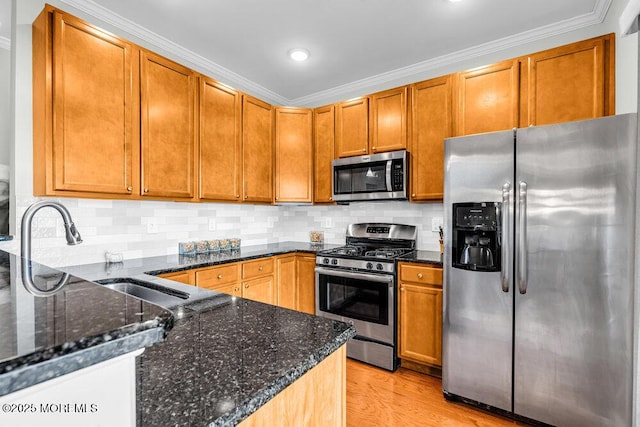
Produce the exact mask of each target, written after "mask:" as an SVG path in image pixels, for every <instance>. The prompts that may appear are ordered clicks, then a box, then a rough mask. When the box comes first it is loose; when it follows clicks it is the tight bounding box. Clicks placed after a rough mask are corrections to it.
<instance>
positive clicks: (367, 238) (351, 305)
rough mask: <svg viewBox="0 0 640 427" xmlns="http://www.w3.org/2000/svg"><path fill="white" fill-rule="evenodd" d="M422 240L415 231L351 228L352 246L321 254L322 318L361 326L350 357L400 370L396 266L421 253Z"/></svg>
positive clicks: (408, 227)
mask: <svg viewBox="0 0 640 427" xmlns="http://www.w3.org/2000/svg"><path fill="white" fill-rule="evenodd" d="M416 236H417V231H416V227H415V226H413V225H401V224H386V223H364V224H351V225H350V226H349V227H348V228H347V235H346V246H342V247H339V248H335V249H330V250H327V251H321V252H319V253H318V255H317V257H316V269H315V271H316V314H317V315H318V316H323V317H328V318H331V319H337V320H342V321H344V322H349V323H351V324H353V325H354V326H355V328H356V336H355V337H354V338H352V339H351V340H350V341H349V342H348V343H347V356H348V357H350V358H352V359H357V360H361V361H363V362H366V363H370V364H372V365H375V366H379V367H381V368H384V369H388V370H390V371H394V370H395V369H396V368H397V357H396V341H397V331H396V317H397V315H396V305H397V304H396V298H397V296H396V291H397V284H396V263H395V260H396V258H397V257H399V256H401V255H404V254H406V253H408V252H411V251H413V250H415V247H416Z"/></svg>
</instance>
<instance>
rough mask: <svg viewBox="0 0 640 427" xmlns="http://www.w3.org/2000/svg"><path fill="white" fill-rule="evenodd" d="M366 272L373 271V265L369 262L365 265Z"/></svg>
mask: <svg viewBox="0 0 640 427" xmlns="http://www.w3.org/2000/svg"><path fill="white" fill-rule="evenodd" d="M367 270H373V264H371V263H370V262H368V263H367Z"/></svg>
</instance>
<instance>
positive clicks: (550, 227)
mask: <svg viewBox="0 0 640 427" xmlns="http://www.w3.org/2000/svg"><path fill="white" fill-rule="evenodd" d="M636 132H637V126H636V118H635V115H622V116H614V117H609V118H603V119H595V120H588V121H582V122H572V123H566V124H562V125H552V126H541V127H533V128H528V129H522V130H520V129H518V131H517V142H516V153H517V160H516V181H517V182H516V185H517V188H518V197H519V199H518V201H517V205H516V206H517V207H518V211H517V212H516V216H515V218H516V221H517V223H516V231H517V233H516V244H518V245H521V246H520V247H518V248H517V251H518V253H517V255H516V277H517V279H516V280H517V286H516V287H517V288H518V290H517V292H516V297H515V301H516V303H515V313H516V314H515V356H514V357H515V363H514V411H515V413H516V414H518V415H521V416H524V417H527V418H531V419H535V420H538V421H542V422H544V423H547V424H552V425H558V426H630V425H631V412H632V410H631V408H632V402H631V396H632V377H633V375H632V349H633V347H632V334H633V324H632V319H633V287H632V286H633V279H634V275H633V274H634V268H633V262H634V234H635V226H634V208H635V199H636V196H635V194H636V173H635V168H636V141H637V135H636Z"/></svg>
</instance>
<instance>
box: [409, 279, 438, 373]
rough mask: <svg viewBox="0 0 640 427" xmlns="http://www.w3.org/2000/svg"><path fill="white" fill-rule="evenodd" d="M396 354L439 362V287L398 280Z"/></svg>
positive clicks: (436, 363) (423, 360) (414, 359)
mask: <svg viewBox="0 0 640 427" xmlns="http://www.w3.org/2000/svg"><path fill="white" fill-rule="evenodd" d="M399 313H400V314H399V317H400V357H401V358H406V359H410V360H413V361H416V362H422V363H428V364H431V365H437V366H441V365H442V288H440V287H435V286H429V285H422V284H413V283H400V307H399Z"/></svg>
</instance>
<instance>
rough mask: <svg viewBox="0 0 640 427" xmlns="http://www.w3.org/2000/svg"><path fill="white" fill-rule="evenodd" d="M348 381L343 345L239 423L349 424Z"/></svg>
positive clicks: (330, 426) (247, 425)
mask: <svg viewBox="0 0 640 427" xmlns="http://www.w3.org/2000/svg"><path fill="white" fill-rule="evenodd" d="M346 384H347V376H346V350H345V346H342V347H341V348H339V349H338V350H336V351H335V352H334V353H333V354H331V355H330V356H329V357H327V358H326V359H324V360H323V361H322V362H320V363H319V364H318V365H316V366H315V367H314V368H313V369H311V370H310V371H309V372H307V373H306V374H304V375H303V376H302V377H300V379H298V380H297V381H296V382H294V383H293V384H291V385H290V386H288V387H287V388H285V389H284V390H283V391H281V392H280V393H279V394H277V395H276V396H275V397H274V398H273V399H271V400H270V401H269V402H267V403H266V404H265V405H264V406H262V407H261V408H260V409H258V410H257V411H256V412H254V413H253V414H251V415H250V416H249V417H248V418H247V419H245V420H244V421H242V422H241V423H240V424H238V425H239V426H240V427H258V426H306V427H339V426H346V425H347V413H346Z"/></svg>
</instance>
